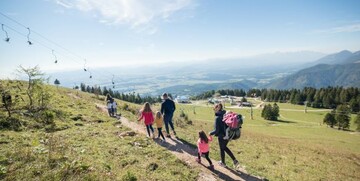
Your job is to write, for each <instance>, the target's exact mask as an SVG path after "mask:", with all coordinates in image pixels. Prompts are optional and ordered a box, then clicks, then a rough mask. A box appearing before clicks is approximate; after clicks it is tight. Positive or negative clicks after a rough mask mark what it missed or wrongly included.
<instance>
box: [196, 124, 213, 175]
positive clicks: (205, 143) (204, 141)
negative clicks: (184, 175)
mask: <svg viewBox="0 0 360 181" xmlns="http://www.w3.org/2000/svg"><path fill="white" fill-rule="evenodd" d="M210 141H212V137H211V136H209V137H207V136H206V134H205V132H204V131H200V132H199V140H198V141H197V146H198V157H197V159H196V161H197V162H198V163H201V155H205V158H206V160H207V161H208V162H209V164H210V166H209V168H210V169H211V170H212V169H214V165H213V164H212V162H211V160H210V158H209V142H210Z"/></svg>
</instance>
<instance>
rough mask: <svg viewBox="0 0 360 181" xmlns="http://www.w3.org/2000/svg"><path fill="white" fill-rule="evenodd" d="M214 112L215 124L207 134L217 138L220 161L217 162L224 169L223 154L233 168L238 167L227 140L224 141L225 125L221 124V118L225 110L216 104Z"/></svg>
mask: <svg viewBox="0 0 360 181" xmlns="http://www.w3.org/2000/svg"><path fill="white" fill-rule="evenodd" d="M214 112H215V124H214V130H213V131H211V132H210V133H209V135H215V136H217V137H218V141H219V147H220V157H221V161H219V165H220V166H222V167H226V164H225V152H226V153H227V154H228V155H229V156H230V157H231V159H232V160H233V163H234V166H235V168H237V167H238V165H239V162H238V161H237V160H236V158H235V156H234V154H233V153H232V152H231V150H230V149H229V148H228V147H227V144H228V143H229V140H225V139H224V136H225V123H224V122H223V116H224V114H225V112H226V111H225V110H223V106H222V104H221V103H219V104H216V105H215V107H214Z"/></svg>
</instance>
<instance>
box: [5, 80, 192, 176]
mask: <svg viewBox="0 0 360 181" xmlns="http://www.w3.org/2000/svg"><path fill="white" fill-rule="evenodd" d="M46 87H47V89H48V91H49V92H51V102H50V105H49V108H48V111H51V112H54V113H55V119H54V121H55V124H56V126H55V127H53V128H52V129H49V128H48V127H47V126H46V125H43V124H42V122H43V121H42V120H41V117H39V118H35V116H33V115H31V114H32V113H29V112H27V111H25V110H24V109H21V110H18V111H17V113H15V114H13V117H14V118H13V119H11V121H13V120H17V121H20V122H21V124H22V125H23V126H20V127H19V128H18V131H13V130H8V129H5V128H3V129H1V130H0V180H1V179H3V180H133V179H134V178H136V179H138V180H169V178H171V179H172V180H195V179H196V177H197V175H198V171H197V169H196V168H195V169H194V168H190V167H188V166H187V165H186V164H185V163H184V162H183V161H181V160H179V159H177V158H176V157H175V156H173V155H172V154H171V153H169V152H167V151H166V150H165V149H164V148H162V147H159V146H158V145H157V144H155V143H154V142H153V141H152V140H151V139H148V138H146V137H145V136H143V135H135V136H133V137H131V136H129V137H123V138H120V137H119V136H118V135H119V134H120V133H123V132H125V131H130V130H129V129H128V128H126V127H122V126H121V124H119V123H118V122H117V121H116V119H115V118H110V117H108V116H107V115H106V114H104V113H102V112H100V111H99V110H98V109H97V108H96V107H95V103H104V101H102V100H103V98H101V99H102V100H101V101H100V100H99V99H97V98H96V97H95V96H94V95H90V94H87V93H81V92H78V91H76V90H69V89H63V88H56V87H54V86H46ZM22 95H23V97H24V99H25V102H26V101H27V100H26V96H24V94H22ZM119 103H120V105H124V104H123V102H121V101H119ZM19 104H20V105H18V107H22V106H24V105H21V104H23V103H19ZM121 112H122V113H123V114H124V115H125V116H127V117H129V118H133V117H134V115H132V114H131V113H130V112H125V111H121ZM0 121H1V123H2V125H3V123H4V122H7V121H9V120H8V119H7V118H6V112H5V111H4V110H1V111H0ZM25 125H26V126H25Z"/></svg>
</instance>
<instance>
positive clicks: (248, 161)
mask: <svg viewBox="0 0 360 181" xmlns="http://www.w3.org/2000/svg"><path fill="white" fill-rule="evenodd" d="M281 108H283V109H288V111H281ZM289 108H290V109H289ZM194 109H195V114H194ZM303 109H304V107H303V106H296V105H290V104H280V114H281V118H280V121H276V122H275V121H266V120H263V119H262V118H261V117H260V114H261V112H260V110H254V120H250V110H249V109H241V110H240V109H231V110H233V111H235V112H239V113H241V114H243V115H244V116H245V117H246V118H245V124H244V125H243V130H242V137H241V138H240V140H236V141H232V142H230V144H229V145H230V146H229V147H230V148H231V149H232V150H233V152H234V153H235V156H236V158H237V159H239V161H240V163H241V164H242V165H243V166H245V168H246V170H247V171H249V172H250V173H252V174H254V175H260V176H263V177H265V178H267V179H269V180H359V179H360V173H359V172H358V170H359V169H360V165H359V162H360V144H359V143H360V135H359V134H358V133H356V132H353V131H339V130H336V129H331V128H327V127H326V126H325V125H323V124H322V119H323V117H324V115H325V113H326V111H325V112H308V113H306V114H305V113H304V112H303ZM178 110H184V112H185V113H186V114H187V115H188V116H189V118H190V119H191V120H192V122H193V125H192V126H188V127H186V128H184V129H181V131H179V135H180V137H181V138H183V139H186V140H188V141H189V142H192V143H194V142H195V140H196V131H197V130H200V129H202V130H205V131H206V132H209V131H210V130H212V128H213V113H212V110H211V107H206V104H200V105H198V106H194V105H178ZM228 110H229V109H228ZM179 112H180V111H178V112H177V113H179ZM351 129H352V130H354V129H355V126H354V124H353V123H352V124H351ZM219 155H220V154H219V152H218V144H217V141H216V140H215V141H214V143H212V146H211V157H212V158H216V159H220V157H219ZM226 160H227V162H228V164H230V165H231V163H230V159H229V157H227V158H226Z"/></svg>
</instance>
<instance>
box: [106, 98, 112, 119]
mask: <svg viewBox="0 0 360 181" xmlns="http://www.w3.org/2000/svg"><path fill="white" fill-rule="evenodd" d="M105 101H106V105H107V109H108V113H109V116H110V117H112V116H113V115H114V110H113V102H114V98H112V97H111V95H110V94H109V93H108V94H106V99H105Z"/></svg>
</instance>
